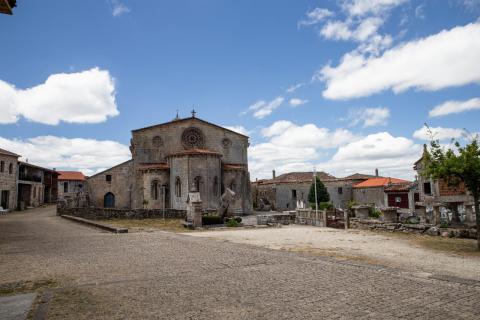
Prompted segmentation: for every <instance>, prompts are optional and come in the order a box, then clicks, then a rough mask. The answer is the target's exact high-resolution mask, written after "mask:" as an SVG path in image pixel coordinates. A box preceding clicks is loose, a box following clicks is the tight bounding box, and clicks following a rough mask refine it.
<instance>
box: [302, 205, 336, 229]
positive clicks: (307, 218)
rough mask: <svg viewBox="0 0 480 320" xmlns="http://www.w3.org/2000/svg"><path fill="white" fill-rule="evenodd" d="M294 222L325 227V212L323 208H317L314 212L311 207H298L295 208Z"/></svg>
mask: <svg viewBox="0 0 480 320" xmlns="http://www.w3.org/2000/svg"><path fill="white" fill-rule="evenodd" d="M334 214H335V213H334ZM295 223H296V224H304V225H309V226H316V227H326V226H327V212H326V211H323V210H318V212H315V210H312V209H299V210H297V216H296V220H295Z"/></svg>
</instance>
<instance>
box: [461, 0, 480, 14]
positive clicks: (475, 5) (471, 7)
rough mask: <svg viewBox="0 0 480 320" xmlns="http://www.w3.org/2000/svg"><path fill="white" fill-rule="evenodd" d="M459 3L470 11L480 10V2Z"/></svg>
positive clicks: (476, 0)
mask: <svg viewBox="0 0 480 320" xmlns="http://www.w3.org/2000/svg"><path fill="white" fill-rule="evenodd" d="M459 2H460V4H462V5H463V6H465V8H467V10H470V11H474V10H476V9H478V8H480V0H459Z"/></svg>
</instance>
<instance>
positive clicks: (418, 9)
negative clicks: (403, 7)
mask: <svg viewBox="0 0 480 320" xmlns="http://www.w3.org/2000/svg"><path fill="white" fill-rule="evenodd" d="M424 11H425V4H421V5H419V6H417V7H416V8H415V17H416V18H418V19H425V12H424Z"/></svg>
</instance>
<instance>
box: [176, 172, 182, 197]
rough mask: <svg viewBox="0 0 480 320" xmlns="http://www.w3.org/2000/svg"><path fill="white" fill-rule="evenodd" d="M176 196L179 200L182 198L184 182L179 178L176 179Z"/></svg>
mask: <svg viewBox="0 0 480 320" xmlns="http://www.w3.org/2000/svg"><path fill="white" fill-rule="evenodd" d="M175 196H177V197H179V198H180V197H181V196H182V181H181V180H180V178H179V177H177V178H176V179H175Z"/></svg>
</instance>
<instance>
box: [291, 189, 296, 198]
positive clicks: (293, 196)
mask: <svg viewBox="0 0 480 320" xmlns="http://www.w3.org/2000/svg"><path fill="white" fill-rule="evenodd" d="M296 197H297V190H292V198H296Z"/></svg>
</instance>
